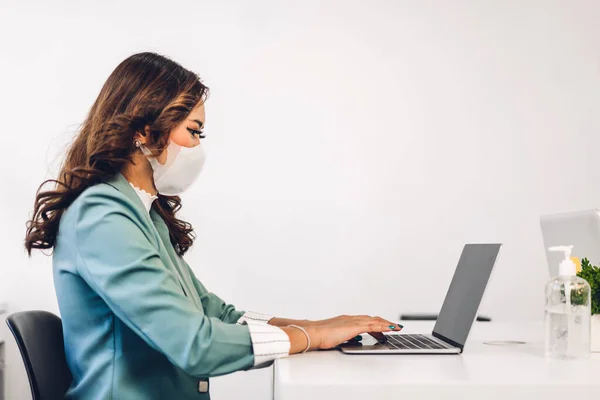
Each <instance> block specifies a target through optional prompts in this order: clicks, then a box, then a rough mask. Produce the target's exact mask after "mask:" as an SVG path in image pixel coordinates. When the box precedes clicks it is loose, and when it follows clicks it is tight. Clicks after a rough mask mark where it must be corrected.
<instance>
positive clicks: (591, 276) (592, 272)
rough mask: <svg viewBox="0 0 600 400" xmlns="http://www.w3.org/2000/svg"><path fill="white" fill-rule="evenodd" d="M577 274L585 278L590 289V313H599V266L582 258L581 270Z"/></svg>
mask: <svg viewBox="0 0 600 400" xmlns="http://www.w3.org/2000/svg"><path fill="white" fill-rule="evenodd" d="M577 276H578V277H580V278H583V279H585V280H586V281H587V282H588V283H589V284H590V288H591V289H592V293H591V297H592V315H593V314H600V268H598V267H596V266H594V265H592V264H591V263H590V261H589V260H588V259H587V258H584V259H583V260H581V271H579V272H578V273H577Z"/></svg>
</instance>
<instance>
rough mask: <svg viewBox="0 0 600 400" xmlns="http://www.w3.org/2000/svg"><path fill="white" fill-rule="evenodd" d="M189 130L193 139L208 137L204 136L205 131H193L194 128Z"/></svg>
mask: <svg viewBox="0 0 600 400" xmlns="http://www.w3.org/2000/svg"><path fill="white" fill-rule="evenodd" d="M187 130H188V131H189V132H190V133H191V134H192V137H193V136H194V135H197V136H198V138H199V139H204V138H205V137H206V136H205V135H203V133H204V132H203V131H199V130H197V129H192V128H187Z"/></svg>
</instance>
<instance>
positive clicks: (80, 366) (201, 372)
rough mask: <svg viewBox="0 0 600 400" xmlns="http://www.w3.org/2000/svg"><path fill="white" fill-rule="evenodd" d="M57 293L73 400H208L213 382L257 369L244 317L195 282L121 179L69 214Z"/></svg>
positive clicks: (58, 256)
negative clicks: (253, 367)
mask: <svg viewBox="0 0 600 400" xmlns="http://www.w3.org/2000/svg"><path fill="white" fill-rule="evenodd" d="M53 272H54V275H53V276H54V287H55V290H56V296H57V298H58V305H59V309H60V314H61V317H62V324H63V329H64V344H65V352H66V358H67V363H68V365H69V368H70V370H71V372H72V374H73V383H72V384H71V387H70V388H69V390H68V392H67V395H66V398H68V399H127V400H135V399H140V400H142V399H143V400H149V399H178V400H179V399H203V400H204V399H209V398H210V395H209V392H208V391H207V386H208V378H209V377H213V376H218V375H223V374H228V373H231V372H234V371H239V370H247V369H250V368H252V366H253V364H254V355H253V352H252V343H251V341H250V333H249V330H248V326H247V325H242V324H236V322H237V320H238V319H239V318H240V317H241V316H242V315H243V312H241V311H237V310H236V309H235V308H234V307H233V306H232V305H228V304H225V302H223V300H221V299H220V298H219V297H218V296H216V295H215V294H213V293H210V292H208V291H207V290H206V288H205V287H204V286H203V285H202V283H200V281H198V279H196V277H195V276H194V273H193V272H192V270H191V269H190V267H189V265H188V264H187V263H186V262H185V261H184V260H183V258H181V257H179V256H178V255H177V253H176V252H175V249H174V248H173V246H172V245H171V242H170V240H169V231H168V229H167V226H166V225H165V223H164V221H163V220H162V219H161V217H160V216H159V215H158V213H156V212H155V211H154V210H153V209H152V210H151V211H150V213H149V214H148V212H147V211H146V209H145V208H144V205H143V204H142V202H141V200H140V198H139V197H138V195H137V193H136V192H135V191H134V190H133V188H132V187H131V186H130V185H129V183H128V182H127V180H126V179H125V178H124V177H123V175H121V174H117V175H116V176H115V177H114V179H112V180H110V181H109V182H107V183H101V184H98V185H95V186H92V187H90V188H88V189H86V190H85V191H84V192H83V193H82V194H81V195H80V196H79V197H78V198H77V199H76V200H75V201H74V202H73V203H72V205H71V206H70V207H69V208H68V209H67V210H66V211H65V213H64V214H63V216H62V218H61V221H60V226H59V231H58V236H57V239H56V245H55V249H54V253H53Z"/></svg>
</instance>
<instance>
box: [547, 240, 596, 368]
mask: <svg viewBox="0 0 600 400" xmlns="http://www.w3.org/2000/svg"><path fill="white" fill-rule="evenodd" d="M572 249H573V246H558V247H550V248H549V250H550V251H562V252H564V254H565V259H564V260H563V261H562V262H561V263H560V266H559V275H558V276H557V277H556V278H553V279H552V280H551V281H550V282H548V283H547V284H546V317H545V320H546V321H545V324H546V340H545V347H546V356H547V357H551V358H584V357H588V356H589V354H590V316H591V308H590V285H589V284H588V283H587V281H586V280H585V279H582V278H579V277H578V276H577V275H576V270H577V267H576V265H575V263H574V262H573V261H572V260H571V250H572Z"/></svg>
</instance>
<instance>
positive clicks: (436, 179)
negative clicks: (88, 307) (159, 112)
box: [0, 0, 600, 400]
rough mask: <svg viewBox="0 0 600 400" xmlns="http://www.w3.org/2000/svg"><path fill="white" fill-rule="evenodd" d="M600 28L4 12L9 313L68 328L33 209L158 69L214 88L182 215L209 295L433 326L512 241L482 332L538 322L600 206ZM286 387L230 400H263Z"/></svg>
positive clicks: (89, 9) (326, 15) (374, 5)
mask: <svg viewBox="0 0 600 400" xmlns="http://www.w3.org/2000/svg"><path fill="white" fill-rule="evenodd" d="M598 20H600V2H598V1H595V0H588V1H559V0H554V1H548V0H539V1H533V0H527V1H523V0H520V1H516V0H514V1H476V0H472V1H467V0H455V1H452V2H449V1H443V0H438V1H412V2H409V1H383V0H380V1H369V2H366V1H362V2H359V1H342V0H337V1H334V0H329V1H322V0H321V1H302V2H300V1H297V2H291V1H275V0H273V1H264V0H260V1H259V0H255V1H252V2H243V1H228V2H215V1H212V2H209V1H188V2H181V1H180V2H176V1H170V2H166V1H163V2H156V1H155V2H149V1H144V2H141V1H140V2H133V1H130V2H126V3H125V2H119V3H118V4H117V2H106V1H104V2H101V1H93V2H92V1H88V2H85V4H84V3H83V2H74V1H73V2H69V1H62V2H56V1H55V2H42V1H38V2H37V3H36V4H35V5H32V2H20V3H18V4H17V2H2V5H0V37H1V38H2V39H1V40H0V54H1V62H0V87H1V88H2V90H1V92H0V110H1V111H0V112H1V113H2V132H3V135H2V156H1V157H0V187H2V188H3V189H2V192H1V193H2V195H1V198H0V201H1V203H0V221H1V224H0V227H1V228H0V239H1V240H0V243H1V245H0V246H1V250H2V258H3V262H2V268H3V271H2V272H3V275H2V279H0V293H1V294H2V297H3V299H2V300H6V301H8V302H9V303H10V306H11V309H12V310H13V311H15V310H23V309H34V308H41V309H48V310H51V311H55V312H56V311H57V305H56V300H55V297H54V289H53V285H52V279H51V264H50V259H49V258H47V257H44V256H42V255H36V256H35V257H33V258H32V259H28V258H27V257H26V256H25V255H24V251H23V249H22V240H23V233H24V223H25V220H26V219H27V216H28V213H29V212H30V211H31V208H32V201H33V197H34V193H35V190H36V188H37V185H38V184H39V183H40V182H41V180H42V179H43V178H45V177H47V176H50V175H49V174H48V171H54V170H55V168H56V166H57V163H58V162H57V160H56V157H57V156H59V155H60V149H61V146H62V145H64V144H65V143H66V142H67V141H68V140H69V138H70V136H71V134H72V132H73V131H74V130H75V129H76V126H77V124H78V123H80V122H81V121H82V120H83V118H84V115H85V113H86V111H87V110H88V108H89V107H90V105H91V104H92V102H93V100H94V98H95V96H96V95H97V93H98V91H99V89H100V86H101V85H102V84H103V82H104V81H105V79H106V78H107V77H108V75H109V74H110V72H111V71H112V69H113V68H114V67H115V66H116V65H117V64H118V63H119V62H120V61H121V60H122V59H124V58H125V57H127V56H128V55H130V54H131V53H133V52H137V51H144V50H153V51H158V52H160V53H163V54H166V55H169V56H171V57H173V58H174V59H175V60H177V61H180V62H181V63H182V64H183V65H184V66H186V67H188V68H190V69H192V70H195V71H197V72H198V73H200V74H201V75H202V77H203V78H204V81H205V82H206V83H207V84H208V85H209V86H210V87H211V88H212V95H211V98H210V100H209V102H208V104H207V134H208V135H207V137H208V138H207V140H206V146H207V149H208V157H209V158H208V161H207V165H206V168H205V170H204V172H203V176H202V178H201V179H200V181H199V183H198V185H197V186H196V187H195V188H193V190H191V191H190V192H189V193H188V194H187V195H186V196H185V197H184V210H185V211H184V215H185V217H187V219H189V220H190V221H191V222H192V223H193V224H194V226H195V228H196V231H197V234H198V241H197V245H196V246H195V248H194V249H193V251H192V252H191V253H190V254H189V256H188V260H189V261H190V263H191V264H192V265H193V266H194V268H195V271H196V273H197V275H198V276H199V277H200V279H201V280H203V281H204V282H205V283H206V285H207V286H208V287H209V288H210V289H212V290H213V291H215V292H217V293H218V294H220V295H221V296H222V297H224V298H225V299H226V300H228V301H230V302H233V303H234V304H236V305H238V306H239V307H240V308H243V309H253V310H256V311H262V312H270V313H274V314H277V315H282V316H289V317H308V318H320V317H326V316H331V315H334V314H339V313H369V314H379V315H382V316H385V317H387V318H395V317H396V316H397V315H398V313H399V312H401V311H403V310H404V311H409V310H412V311H436V310H437V309H438V307H439V306H440V304H441V301H442V299H443V295H444V293H445V290H446V288H447V285H448V283H449V279H450V277H451V274H452V273H453V269H454V267H455V265H456V261H457V259H458V256H459V253H460V251H461V245H462V244H463V243H465V242H475V241H502V242H504V243H505V248H504V251H503V255H502V258H501V262H500V263H499V265H498V266H497V270H496V272H495V274H494V276H493V280H492V281H491V283H490V286H489V290H488V293H487V295H486V299H485V302H484V304H483V309H482V312H484V313H486V314H489V315H491V316H493V317H495V318H501V319H508V318H513V319H532V318H540V317H541V314H542V301H543V296H542V284H543V282H544V281H545V280H546V277H547V276H546V265H545V257H544V253H543V248H542V241H541V237H540V233H539V227H538V216H539V215H540V214H542V213H548V212H558V211H567V210H574V209H585V208H590V207H597V206H599V205H600V167H599V163H598V159H599V155H598V154H599V153H598V148H600V135H599V128H600V106H599V105H600V24H598V23H597V21H598ZM175 328H176V327H174V329H175ZM4 334H5V335H6V334H7V333H6V330H5V329H4ZM8 353H9V354H8V356H9V359H8V371H7V374H8V385H7V386H8V387H7V391H8V399H22V398H26V396H27V393H28V388H27V381H26V379H25V377H24V375H23V369H22V366H21V365H20V359H19V356H18V353H17V352H16V350H15V347H14V343H13V342H12V341H10V342H8ZM270 376H271V375H270V371H269V370H263V371H258V372H251V373H241V374H236V375H234V376H232V377H225V378H220V379H218V380H215V381H214V385H213V394H214V398H215V399H219V398H221V399H234V398H240V395H239V390H250V391H251V393H253V394H252V395H250V394H248V393H246V394H244V396H243V397H244V398H248V399H259V400H263V399H267V398H268V397H269V393H270Z"/></svg>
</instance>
